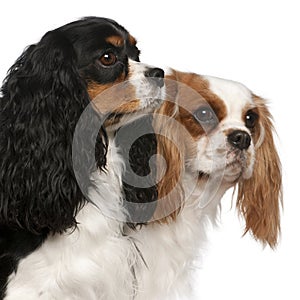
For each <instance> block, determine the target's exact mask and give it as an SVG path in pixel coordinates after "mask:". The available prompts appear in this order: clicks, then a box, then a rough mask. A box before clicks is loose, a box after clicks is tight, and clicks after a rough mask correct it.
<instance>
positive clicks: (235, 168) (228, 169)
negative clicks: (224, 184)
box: [198, 149, 249, 182]
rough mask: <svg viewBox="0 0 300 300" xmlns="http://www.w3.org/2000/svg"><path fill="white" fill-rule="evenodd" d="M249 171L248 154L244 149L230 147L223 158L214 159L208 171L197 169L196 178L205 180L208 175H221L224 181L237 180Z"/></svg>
mask: <svg viewBox="0 0 300 300" xmlns="http://www.w3.org/2000/svg"><path fill="white" fill-rule="evenodd" d="M248 172H249V155H248V154H247V153H246V152H245V151H240V150H237V149H230V150H228V151H227V153H226V155H225V156H224V158H223V159H221V160H220V158H219V159H216V160H215V161H214V162H213V163H212V167H211V169H210V170H209V171H208V170H206V171H203V170H199V171H198V179H199V180H207V179H209V178H210V177H216V176H218V177H223V178H224V179H225V180H226V181H230V182H233V181H237V180H239V178H241V177H244V174H246V173H248Z"/></svg>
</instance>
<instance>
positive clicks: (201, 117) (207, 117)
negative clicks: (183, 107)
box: [194, 106, 219, 128]
mask: <svg viewBox="0 0 300 300" xmlns="http://www.w3.org/2000/svg"><path fill="white" fill-rule="evenodd" d="M194 118H195V119H196V120H197V121H198V122H199V123H200V124H201V125H202V126H205V127H209V128H212V127H215V126H216V125H217V124H218V122H219V120H218V118H217V116H216V114H215V112H214V111H213V110H212V108H210V107H208V106H204V107H200V108H198V109H197V110H196V111H195V112H194Z"/></svg>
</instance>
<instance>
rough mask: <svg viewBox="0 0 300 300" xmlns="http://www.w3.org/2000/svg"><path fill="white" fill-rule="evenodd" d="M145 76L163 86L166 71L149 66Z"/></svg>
mask: <svg viewBox="0 0 300 300" xmlns="http://www.w3.org/2000/svg"><path fill="white" fill-rule="evenodd" d="M145 76H146V77H149V78H150V79H151V80H153V81H154V82H155V84H157V85H158V86H159V87H163V86H164V84H165V83H164V77H165V72H164V70H162V69H160V68H149V69H148V70H147V71H145Z"/></svg>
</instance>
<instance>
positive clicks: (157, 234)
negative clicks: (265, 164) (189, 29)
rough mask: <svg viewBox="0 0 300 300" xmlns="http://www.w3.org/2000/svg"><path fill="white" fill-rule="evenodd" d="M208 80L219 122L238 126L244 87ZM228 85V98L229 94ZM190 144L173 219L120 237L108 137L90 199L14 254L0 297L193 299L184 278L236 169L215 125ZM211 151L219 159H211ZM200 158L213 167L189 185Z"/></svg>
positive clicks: (117, 161) (115, 167)
mask: <svg viewBox="0 0 300 300" xmlns="http://www.w3.org/2000/svg"><path fill="white" fill-rule="evenodd" d="M208 80H209V82H210V84H211V88H212V89H213V91H214V92H215V93H216V94H218V95H219V96H220V97H221V98H222V99H224V103H225V104H226V107H227V109H228V112H229V114H228V116H227V118H226V119H225V120H224V121H223V124H220V128H222V126H224V128H227V129H228V128H230V126H233V127H234V128H245V126H244V125H243V123H242V119H241V111H242V109H243V107H244V106H245V105H246V104H248V103H251V101H250V98H249V97H248V95H249V93H248V92H247V90H246V89H245V88H244V87H243V86H241V85H239V84H234V83H233V82H227V81H222V80H220V79H213V78H209V79H208ZM231 92H233V95H235V100H234V99H231V98H230V95H231ZM228 97H229V98H230V99H229V98H228ZM243 97H244V98H243ZM236 124H238V126H239V127H235V126H237V125H236ZM196 148H197V149H198V154H197V155H196V157H194V158H192V159H190V160H189V161H188V162H189V163H188V164H187V165H186V167H187V168H186V172H185V174H184V177H183V181H182V182H181V184H182V186H183V188H184V191H185V193H186V195H188V196H187V198H186V199H185V204H184V206H183V209H182V210H181V212H180V214H179V215H178V217H177V219H176V221H175V222H171V223H170V224H158V223H153V224H149V225H147V226H143V227H141V228H138V229H137V230H131V229H129V228H126V232H125V233H126V234H127V235H126V236H124V235H123V230H122V229H123V225H124V224H123V222H122V221H121V220H124V218H125V215H126V212H125V211H123V209H122V197H121V190H120V189H121V181H120V178H121V174H122V172H123V162H122V160H121V158H120V157H119V155H118V152H117V149H116V148H115V146H114V143H113V141H112V137H111V140H110V148H109V153H108V167H107V173H103V172H102V173H98V172H97V173H95V174H93V180H94V181H95V182H96V183H97V188H96V189H94V190H91V191H90V196H91V197H92V199H93V201H94V204H95V205H92V204H87V205H86V206H84V208H83V209H82V210H81V211H80V212H79V214H78V217H77V220H78V221H79V225H78V228H77V229H76V230H74V231H73V232H69V233H68V234H64V235H55V236H53V237H49V238H48V239H47V240H46V242H45V243H44V244H43V245H42V246H41V247H40V248H39V249H38V250H36V251H35V252H34V253H32V254H31V255H29V256H28V257H26V258H24V259H22V260H21V262H20V264H19V267H18V271H17V273H16V274H13V275H11V276H10V280H9V284H8V290H7V297H6V298H5V300H17V299H18V300H19V299H24V297H26V299H28V300H29V299H34V300H35V299H41V300H62V299H63V300H71V299H72V300H86V299H88V300H94V299H106V300H126V299H132V300H133V299H134V300H176V299H178V300H183V299H186V300H191V299H193V290H192V287H191V284H192V278H193V273H194V270H195V268H197V264H198V261H199V253H200V252H201V251H200V250H201V248H202V247H204V246H205V242H206V231H207V230H206V226H208V223H215V222H216V218H217V213H218V208H219V205H220V199H221V198H222V196H223V194H224V193H225V191H226V190H227V189H228V187H230V185H231V181H230V180H229V182H228V180H223V179H224V178H225V179H230V178H231V177H233V178H235V176H237V175H236V174H235V173H234V172H233V170H227V169H226V159H228V156H227V154H226V149H227V148H226V141H225V136H224V133H223V130H222V129H221V130H220V131H219V132H218V134H216V135H215V136H214V137H213V138H212V140H211V141H208V140H206V141H205V140H204V139H202V140H201V139H200V140H199V141H198V142H197V147H196ZM203 149H204V150H203ZM251 149H252V150H251V151H252V152H251V151H250V152H249V153H250V155H252V154H253V153H254V147H252V148H251ZM218 150H221V151H220V152H221V154H220V155H219V158H220V165H219V164H218V163H217V164H216V162H215V161H214V158H215V157H214V155H216V152H217V151H218ZM251 153H252V154H251ZM253 156H254V154H253ZM217 157H218V156H217ZM203 158H204V159H203ZM206 158H209V159H207V161H206ZM224 158H225V162H224V161H222V160H223V159H224ZM253 160H254V158H253ZM205 164H206V167H207V170H209V171H213V173H212V176H211V177H210V179H209V180H208V182H207V183H206V184H203V182H202V181H199V182H198V184H195V173H196V172H197V171H199V170H202V169H201V168H203V167H204V166H205ZM212 165H213V166H214V165H215V166H218V167H216V168H211V166H212ZM220 166H221V167H220ZM220 168H225V173H222V174H221V175H220V174H219V172H217V171H218V170H219V169H220ZM226 172H227V173H226ZM232 172H233V173H232ZM249 172H250V173H251V169H249ZM224 174H225V177H223V176H224ZM230 176H231V177H230ZM199 251H200V252H199Z"/></svg>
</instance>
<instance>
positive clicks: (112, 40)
mask: <svg viewBox="0 0 300 300" xmlns="http://www.w3.org/2000/svg"><path fill="white" fill-rule="evenodd" d="M105 41H106V42H107V43H109V44H112V45H113V46H115V47H123V46H124V39H123V38H122V37H121V36H119V35H112V36H109V37H108V38H106V39H105Z"/></svg>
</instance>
